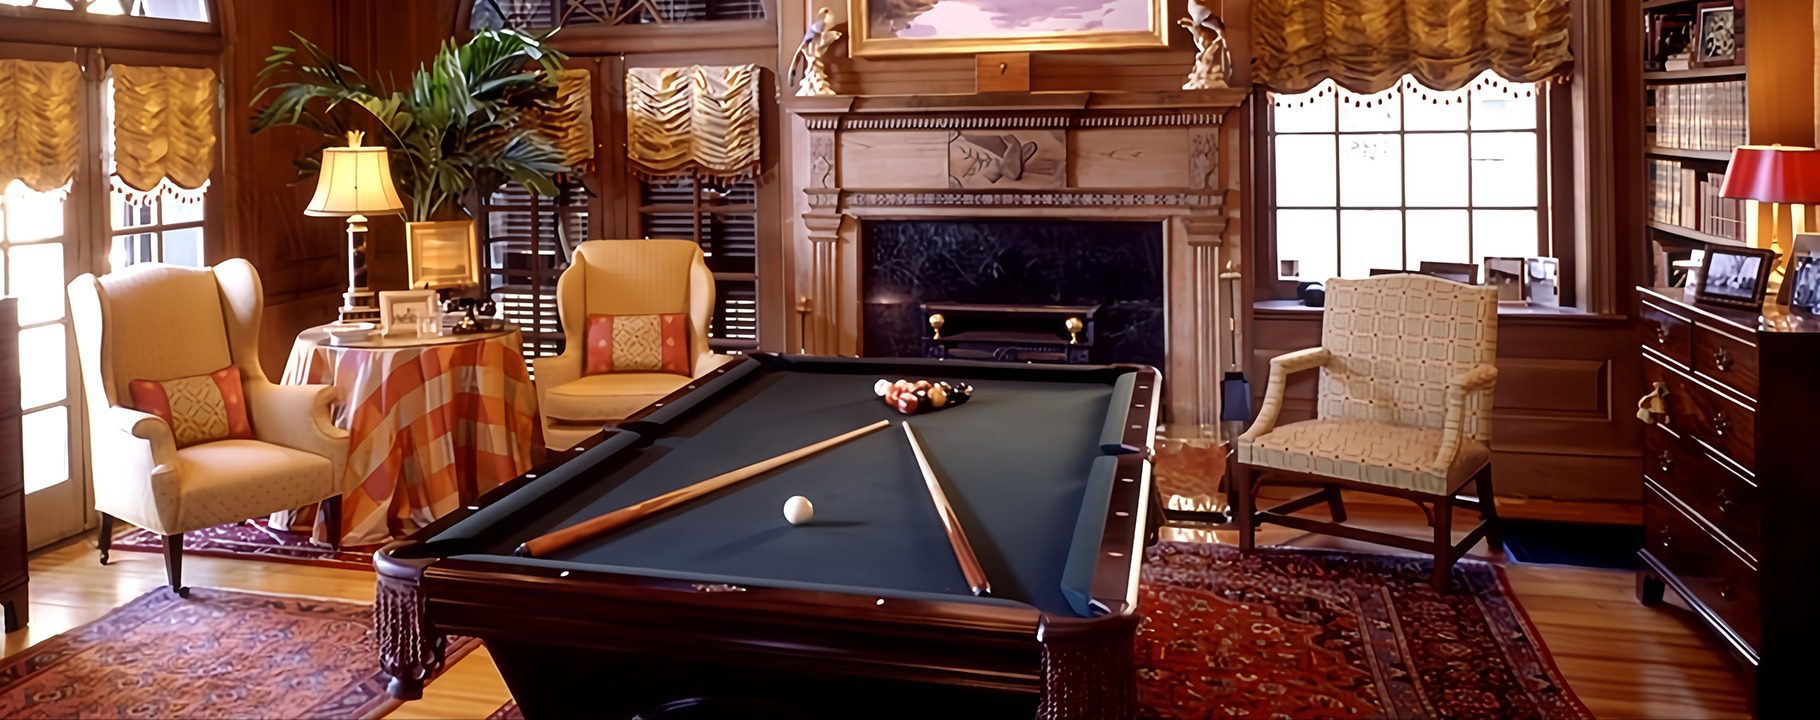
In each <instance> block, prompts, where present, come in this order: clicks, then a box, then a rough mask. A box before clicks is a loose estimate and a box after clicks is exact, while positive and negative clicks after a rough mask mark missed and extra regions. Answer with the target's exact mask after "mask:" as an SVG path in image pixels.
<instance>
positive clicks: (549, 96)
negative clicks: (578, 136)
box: [252, 29, 569, 285]
mask: <svg viewBox="0 0 1820 720" xmlns="http://www.w3.org/2000/svg"><path fill="white" fill-rule="evenodd" d="M292 37H294V38H296V39H297V47H294V48H293V47H284V46H276V47H274V48H273V49H272V50H273V52H272V55H271V56H269V57H267V58H266V65H265V68H264V69H262V70H261V71H260V73H259V84H260V86H261V88H260V91H259V94H258V95H256V96H255V97H254V99H253V106H254V107H255V108H256V109H257V111H256V113H255V115H254V118H253V123H252V129H253V132H255V133H258V132H261V131H263V130H266V129H268V128H272V127H277V126H281V125H289V126H296V127H301V128H304V129H307V130H310V131H312V132H315V133H318V134H320V135H322V137H323V139H324V146H325V147H327V146H329V145H333V144H337V143H338V142H339V141H340V140H341V138H343V137H344V136H345V135H346V134H347V132H348V131H350V130H355V129H361V128H369V127H372V128H373V129H374V130H375V131H374V132H370V133H369V134H368V137H369V138H374V139H377V140H378V141H379V142H380V144H383V145H385V146H386V147H387V149H388V150H390V151H391V152H390V157H391V163H392V177H393V179H394V181H395V182H396V185H397V187H398V189H399V191H400V194H401V195H402V196H403V197H404V198H405V206H406V207H405V212H406V218H407V220H408V222H407V224H406V226H405V231H406V234H407V237H408V238H410V243H411V246H412V247H413V248H417V247H450V243H451V242H453V243H467V246H468V247H470V248H472V247H473V245H472V237H473V232H474V220H473V218H472V217H470V216H469V214H468V211H467V207H466V206H465V204H464V203H463V198H464V196H466V195H467V194H468V193H470V192H472V193H475V194H476V195H477V196H479V197H485V196H487V195H489V194H491V193H492V192H493V191H495V190H498V189H499V188H500V187H502V186H503V185H505V184H506V183H508V182H511V183H518V184H520V185H523V186H524V187H525V188H526V189H527V190H529V191H531V192H535V193H538V194H540V195H545V196H550V195H555V194H556V181H555V179H554V178H553V177H552V176H554V175H556V174H558V173H562V172H567V171H568V170H569V168H568V167H566V166H564V165H563V161H562V155H561V153H560V152H558V151H557V150H556V149H555V147H554V146H553V144H552V138H551V136H550V134H549V133H550V131H549V130H548V125H547V123H546V122H545V120H546V118H548V117H549V116H550V114H551V113H553V112H556V111H557V105H556V90H557V72H558V71H559V70H560V69H561V68H562V61H563V60H564V59H565V58H564V56H563V55H562V53H560V52H557V51H556V50H555V49H553V48H551V47H550V46H549V45H548V44H547V43H546V42H545V40H544V39H543V38H539V37H535V36H532V35H528V34H525V33H522V32H518V31H515V30H509V29H502V30H482V31H480V32H477V33H476V34H475V35H474V37H473V38H472V39H470V40H468V41H467V42H465V43H456V42H454V41H453V40H450V41H446V42H444V43H443V46H442V48H441V49H440V50H439V51H438V52H437V53H436V56H435V57H434V58H433V59H431V61H430V62H429V64H428V65H425V66H421V67H419V68H418V70H417V71H416V72H415V73H413V74H412V76H411V83H410V85H409V87H406V88H402V89H389V88H384V87H381V86H378V85H375V84H373V83H371V82H369V81H368V80H367V79H366V77H365V76H363V75H362V74H361V73H359V72H358V71H356V70H355V69H354V68H352V67H349V66H348V65H346V64H343V63H342V62H341V61H339V60H337V59H335V58H334V57H333V56H332V55H330V54H329V53H328V52H326V51H324V50H323V49H322V48H321V47H319V46H317V45H316V44H315V43H313V42H310V41H309V40H308V39H305V38H304V37H302V36H300V35H297V34H295V33H293V34H292ZM348 106H352V107H356V108H359V110H357V111H349V110H346V109H344V108H347V107H348ZM374 126H376V127H374ZM319 155H320V153H311V154H310V155H309V156H307V157H303V158H299V159H298V160H297V161H296V164H297V167H298V170H299V171H300V172H301V173H303V174H304V175H306V176H307V175H313V174H315V173H316V171H317V169H318V160H317V157H318V156H319ZM456 246H459V245H456ZM469 252H470V254H472V253H473V252H474V251H473V250H470V251H469ZM466 264H467V267H468V268H469V269H470V270H469V274H470V275H473V276H474V278H475V279H476V280H477V279H478V275H477V273H475V271H473V270H472V268H475V267H477V265H478V258H468V259H467V261H466ZM412 284H413V285H418V284H420V283H419V282H418V280H417V279H416V278H413V280H412Z"/></svg>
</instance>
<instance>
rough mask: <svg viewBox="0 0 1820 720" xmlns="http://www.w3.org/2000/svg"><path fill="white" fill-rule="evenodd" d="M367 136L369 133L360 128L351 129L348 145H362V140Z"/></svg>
mask: <svg viewBox="0 0 1820 720" xmlns="http://www.w3.org/2000/svg"><path fill="white" fill-rule="evenodd" d="M366 136H367V134H366V133H365V132H362V131H360V130H349V131H348V147H360V141H361V140H364V139H365V138H366Z"/></svg>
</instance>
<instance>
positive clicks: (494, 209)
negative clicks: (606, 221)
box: [479, 175, 595, 360]
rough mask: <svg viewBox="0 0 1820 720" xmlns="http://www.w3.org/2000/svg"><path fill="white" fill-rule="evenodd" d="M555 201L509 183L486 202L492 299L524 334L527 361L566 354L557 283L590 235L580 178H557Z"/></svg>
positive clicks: (483, 206)
mask: <svg viewBox="0 0 1820 720" xmlns="http://www.w3.org/2000/svg"><path fill="white" fill-rule="evenodd" d="M556 188H557V193H556V196H555V197H542V196H539V195H538V194H536V193H533V192H530V191H528V190H526V189H524V186H522V185H516V184H511V185H506V186H504V187H502V188H500V189H499V190H498V191H497V192H494V193H493V195H492V196H491V197H488V198H487V199H486V201H485V202H483V203H481V206H480V210H481V217H480V219H479V221H480V222H481V223H482V227H484V228H485V229H486V239H485V243H486V247H485V249H484V250H483V251H482V256H483V258H482V259H483V261H484V262H485V266H484V267H485V268H486V277H485V282H486V287H487V294H488V297H491V298H493V299H494V301H495V302H497V303H499V308H500V311H501V312H502V313H503V314H504V315H505V317H506V319H508V320H511V321H512V322H513V323H515V324H517V325H518V327H519V330H520V331H521V332H522V333H523V341H524V346H523V350H524V355H525V359H526V360H530V359H532V358H539V357H549V356H553V355H558V354H561V353H562V349H563V335H562V321H561V318H560V317H559V316H558V315H557V309H556V281H557V279H558V278H559V277H561V276H562V271H563V270H564V269H566V268H568V266H569V258H570V257H571V256H572V255H574V252H575V246H576V245H580V244H581V243H582V241H584V240H587V239H589V238H591V237H595V236H594V235H593V234H592V232H591V231H592V229H593V228H592V223H591V218H590V217H589V208H588V200H589V195H588V190H587V188H586V187H585V186H584V185H583V184H582V181H581V179H580V178H579V177H577V176H575V175H562V176H559V177H558V178H557V183H556Z"/></svg>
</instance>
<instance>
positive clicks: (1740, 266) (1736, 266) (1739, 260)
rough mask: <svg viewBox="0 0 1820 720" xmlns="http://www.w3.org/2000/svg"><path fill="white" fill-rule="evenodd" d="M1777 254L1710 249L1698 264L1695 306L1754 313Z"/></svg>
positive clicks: (1719, 248) (1754, 250) (1731, 248)
mask: <svg viewBox="0 0 1820 720" xmlns="http://www.w3.org/2000/svg"><path fill="white" fill-rule="evenodd" d="M1775 264H1776V254H1775V253H1773V252H1770V251H1768V250H1757V249H1755V248H1733V247H1716V246H1715V247H1711V248H1707V250H1706V259H1705V260H1703V261H1701V263H1700V284H1699V285H1697V286H1695V287H1694V302H1696V303H1699V304H1702V305H1715V306H1718V307H1729V308H1737V309H1740V310H1756V309H1758V308H1761V307H1762V306H1763V292H1764V290H1765V288H1766V287H1767V286H1768V285H1769V271H1770V268H1771V267H1774V266H1775Z"/></svg>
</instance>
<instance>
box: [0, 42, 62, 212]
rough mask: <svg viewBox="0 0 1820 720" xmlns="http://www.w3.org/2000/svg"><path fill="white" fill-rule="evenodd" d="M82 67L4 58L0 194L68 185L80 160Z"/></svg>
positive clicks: (1, 62)
mask: <svg viewBox="0 0 1820 720" xmlns="http://www.w3.org/2000/svg"><path fill="white" fill-rule="evenodd" d="M81 92H82V68H81V67H79V66H77V65H76V64H75V63H71V62H32V61H30V60H0V190H4V189H5V188H6V186H7V185H10V184H12V182H13V181H14V180H19V181H22V182H24V183H25V186H26V187H28V188H31V189H33V190H36V191H39V192H49V191H52V190H56V189H59V188H63V187H67V186H68V185H69V182H70V178H71V177H74V176H75V174H76V165H77V163H78V161H79V159H80V156H81V144H82V132H81V128H80V127H79V125H78V123H79V122H80V118H81V112H82V103H81Z"/></svg>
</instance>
